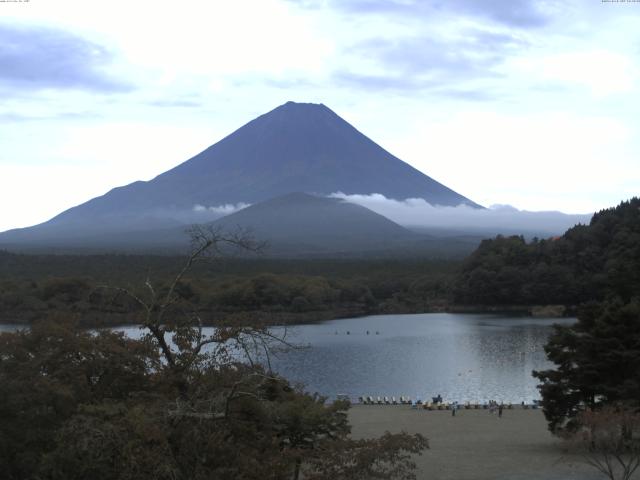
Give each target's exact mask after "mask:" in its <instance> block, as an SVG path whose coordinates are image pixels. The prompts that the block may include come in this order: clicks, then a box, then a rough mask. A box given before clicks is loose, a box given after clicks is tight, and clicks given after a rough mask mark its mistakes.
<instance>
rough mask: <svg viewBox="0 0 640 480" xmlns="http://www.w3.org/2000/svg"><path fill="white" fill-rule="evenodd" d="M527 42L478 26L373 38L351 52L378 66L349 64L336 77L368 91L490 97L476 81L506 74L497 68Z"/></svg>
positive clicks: (479, 98)
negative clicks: (446, 32) (442, 33)
mask: <svg viewBox="0 0 640 480" xmlns="http://www.w3.org/2000/svg"><path fill="white" fill-rule="evenodd" d="M527 46H528V44H527V42H526V41H525V40H523V39H522V38H520V37H519V36H517V35H512V34H507V33H495V32H491V31H486V30H482V29H478V28H465V29H463V30H461V31H459V32H456V33H455V34H449V37H448V38H444V37H440V35H434V34H433V33H429V34H420V35H411V36H406V35H405V36H402V37H395V38H370V39H367V40H364V41H361V42H358V43H356V44H354V45H352V46H351V47H350V48H349V49H348V52H349V54H350V55H354V56H356V57H359V58H366V59H369V63H371V62H373V63H374V64H375V66H374V68H373V69H371V68H366V69H365V70H364V71H365V73H363V70H362V69H358V71H357V73H356V72H355V71H354V70H352V69H351V68H352V67H349V68H347V69H343V70H340V71H336V72H335V73H334V74H333V79H334V81H335V82H336V83H338V84H342V85H346V86H350V87H356V88H364V89H366V90H398V91H409V92H414V91H419V90H430V91H432V92H433V93H436V94H440V95H444V96H448V97H459V98H463V99H466V100H486V99H488V98H491V97H492V95H490V94H489V92H487V91H486V87H484V88H483V89H480V88H477V83H475V84H474V82H476V81H478V80H483V79H489V80H491V79H495V78H499V77H501V76H503V74H502V73H501V72H500V69H499V67H500V66H501V65H502V64H503V63H504V62H505V60H506V59H508V58H510V57H511V56H515V55H517V54H518V53H519V52H521V50H522V49H523V48H526V47H527ZM474 87H475V88H474Z"/></svg>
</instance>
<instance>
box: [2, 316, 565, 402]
mask: <svg viewBox="0 0 640 480" xmlns="http://www.w3.org/2000/svg"><path fill="white" fill-rule="evenodd" d="M573 322H575V319H545V318H531V317H514V316H505V315H485V314H482V315H480V314H448V313H427V314H416V315H376V316H369V317H360V318H347V319H340V320H331V321H328V322H322V323H317V324H309V325H299V326H294V327H288V328H287V330H286V334H287V339H288V340H289V341H290V342H293V343H295V344H297V345H301V346H304V348H300V349H295V350H290V351H286V352H282V353H278V354H276V355H274V356H273V357H272V358H271V364H272V367H273V369H274V370H275V371H277V372H278V373H280V374H281V375H283V376H284V377H286V378H288V379H289V380H291V381H292V382H299V383H302V384H304V385H305V389H306V390H307V391H309V392H312V393H313V392H318V393H320V394H322V395H326V396H329V397H335V396H336V395H337V394H347V395H349V396H350V397H352V398H353V399H354V400H355V399H356V398H357V397H359V396H366V395H371V396H378V395H380V396H384V395H387V396H392V395H393V396H396V397H398V396H400V395H405V396H410V397H412V398H416V396H418V397H420V398H421V399H430V398H431V397H432V396H436V395H437V394H440V395H442V397H443V399H444V400H445V401H453V400H455V401H458V402H465V401H470V402H484V401H487V400H497V401H504V402H512V403H520V402H522V401H525V402H527V403H531V401H532V400H533V399H538V398H540V395H539V394H538V390H537V389H536V384H537V381H536V380H535V379H534V378H533V377H532V376H531V371H532V370H540V369H545V368H548V367H550V366H551V365H550V363H549V362H547V360H546V357H545V353H544V345H545V343H546V342H547V339H548V337H549V335H550V334H551V332H552V327H551V325H552V324H553V323H562V324H571V323H573ZM15 328H16V326H14V325H0V331H3V330H5V331H6V330H13V329H15ZM118 330H123V331H125V332H126V333H127V334H128V335H129V336H131V337H137V336H139V334H140V330H139V328H138V327H136V326H131V327H120V328H118ZM367 332H368V334H367ZM275 333H276V334H278V333H279V334H282V333H283V329H282V328H277V329H275Z"/></svg>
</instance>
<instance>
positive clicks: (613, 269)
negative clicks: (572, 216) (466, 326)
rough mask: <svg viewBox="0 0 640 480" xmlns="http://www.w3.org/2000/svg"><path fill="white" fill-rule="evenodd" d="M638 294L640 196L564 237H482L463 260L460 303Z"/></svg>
mask: <svg viewBox="0 0 640 480" xmlns="http://www.w3.org/2000/svg"><path fill="white" fill-rule="evenodd" d="M614 292H615V295H616V296H619V297H621V298H622V299H623V300H624V301H628V300H629V299H630V298H632V297H633V296H638V295H640V198H637V197H634V198H632V199H631V200H629V201H626V202H622V203H621V204H620V205H618V206H617V207H614V208H609V209H606V210H602V211H600V212H598V213H596V214H595V215H594V216H593V218H592V219H591V222H590V224H589V225H577V226H575V227H573V228H571V229H570V230H568V231H567V232H566V233H565V234H564V235H563V236H562V237H558V238H552V239H547V240H538V239H534V240H533V241H531V242H529V243H527V242H526V241H525V240H524V239H523V237H501V236H499V237H497V238H495V239H493V240H484V241H483V242H482V243H481V244H480V246H479V247H478V249H477V250H476V251H475V252H474V253H473V254H472V255H471V256H470V257H469V258H468V259H467V260H466V261H465V262H464V264H463V267H462V270H461V273H460V276H459V278H458V280H457V282H456V288H455V292H454V297H455V301H456V303H459V304H477V305H507V304H518V305H536V304H564V305H578V304H580V303H582V302H585V301H589V300H602V299H604V298H606V297H608V296H611V295H614Z"/></svg>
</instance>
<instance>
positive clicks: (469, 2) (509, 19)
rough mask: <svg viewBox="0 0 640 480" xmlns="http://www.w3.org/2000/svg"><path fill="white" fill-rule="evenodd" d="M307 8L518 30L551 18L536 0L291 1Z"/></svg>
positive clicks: (533, 26) (545, 21) (543, 22)
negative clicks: (449, 17)
mask: <svg viewBox="0 0 640 480" xmlns="http://www.w3.org/2000/svg"><path fill="white" fill-rule="evenodd" d="M291 1H292V2H293V3H296V4H297V5H299V6H301V7H303V8H309V9H318V8H320V7H322V6H325V5H328V6H329V7H331V8H335V9H339V10H341V11H344V12H346V13H350V14H358V15H363V14H365V15H366V14H379V15H396V16H402V17H415V16H425V17H428V16H430V15H433V14H435V13H438V12H440V13H445V14H454V15H465V16H469V17H474V18H482V19H486V20H490V21H493V22H495V23H498V24H501V25H507V26H511V27H517V28H536V27H541V26H544V25H546V24H547V23H548V22H549V20H550V15H549V14H548V12H547V11H546V4H545V3H544V2H541V1H536V0H483V1H482V2H479V1H478V0H432V1H427V0H291Z"/></svg>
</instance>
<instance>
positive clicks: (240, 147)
mask: <svg viewBox="0 0 640 480" xmlns="http://www.w3.org/2000/svg"><path fill="white" fill-rule="evenodd" d="M132 160H133V159H132ZM291 192H306V193H311V194H315V195H327V194H330V193H334V192H342V193H345V194H365V195H366V194H373V193H380V194H383V195H385V196H386V197H388V198H394V199H398V200H401V199H405V198H423V199H425V200H426V201H427V202H429V203H431V204H434V205H435V204H438V205H459V204H467V205H470V206H475V207H479V206H478V205H477V204H475V203H474V202H472V201H471V200H469V199H467V198H465V197H463V196H462V195H460V194H458V193H456V192H454V191H453V190H451V189H449V188H447V187H446V186H444V185H442V184H440V183H438V182H436V181H435V180H433V179H432V178H430V177H428V176H427V175H425V174H423V173H421V172H420V171H418V170H416V169H415V168H413V167H411V166H410V165H408V164H406V163H405V162H403V161H401V160H400V159H398V158H397V157H395V156H393V155H392V154H390V153H389V152H387V151H386V150H384V149H383V148H382V147H380V146H379V145H377V144H376V143H375V142H373V141H372V140H370V139H369V138H367V137H366V136H365V135H363V134H362V133H360V132H359V131H358V130H356V129H355V128H354V127H353V126H351V125H350V124H349V123H347V122H346V121H345V120H343V119H342V118H340V117H339V116H338V115H336V114H335V113H334V112H333V111H332V110H330V109H329V108H327V107H326V106H324V105H322V104H312V103H294V102H287V103H286V104H284V105H281V106H279V107H277V108H276V109H274V110H272V111H270V112H268V113H266V114H264V115H261V116H259V117H258V118H256V119H254V120H252V121H251V122H249V123H247V124H246V125H244V126H243V127H241V128H239V129H238V130H236V131H235V132H233V133H232V134H230V135H229V136H227V137H225V138H224V139H222V140H221V141H219V142H218V143H216V144H215V145H212V146H211V147H209V148H207V149H206V150H204V151H203V152H201V153H199V154H198V155H196V156H194V157H193V158H191V159H190V160H187V161H186V162H184V163H182V164H180V165H178V166H177V167H175V168H173V169H171V170H169V171H167V172H165V173H162V174H161V175H158V176H157V177H156V178H154V179H153V180H150V181H148V182H142V181H139V182H134V183H132V184H130V185H126V186H123V187H118V188H114V189H113V190H111V191H110V192H108V193H107V194H105V195H103V196H101V197H97V198H94V199H92V200H89V201H88V202H86V203H83V204H81V205H79V206H77V207H74V208H71V209H69V210H67V211H65V212H63V213H61V214H59V215H58V216H56V217H54V218H53V219H51V220H49V221H48V222H45V223H44V224H41V225H39V226H37V227H35V228H34V227H31V228H29V229H25V230H23V231H22V232H20V235H19V236H20V237H22V234H29V235H31V233H37V231H39V232H40V233H45V232H48V233H47V235H46V236H54V237H56V238H60V236H62V237H64V236H66V235H68V234H69V233H70V229H80V230H85V231H91V232H96V233H100V232H111V231H114V230H119V231H131V230H133V229H139V230H145V229H147V228H154V229H155V228H164V227H167V228H169V227H172V226H174V225H180V224H188V223H196V222H198V221H209V220H212V219H214V217H215V215H217V216H218V217H219V216H220V213H218V212H220V211H221V209H220V208H218V207H221V206H227V207H228V206H230V205H236V204H240V203H242V204H253V203H257V202H262V201H264V200H267V199H270V198H273V197H277V196H281V195H285V194H287V193H291ZM11 233H18V232H11ZM3 236H5V235H3ZM5 239H6V236H5ZM14 239H15V237H14ZM1 240H2V239H1V238H0V241H1Z"/></svg>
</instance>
